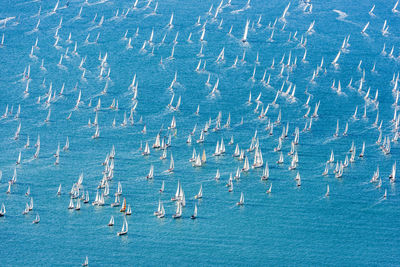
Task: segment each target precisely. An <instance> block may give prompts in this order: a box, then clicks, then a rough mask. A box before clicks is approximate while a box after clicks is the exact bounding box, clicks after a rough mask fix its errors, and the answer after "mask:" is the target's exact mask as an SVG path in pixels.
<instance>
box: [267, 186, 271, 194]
mask: <svg viewBox="0 0 400 267" xmlns="http://www.w3.org/2000/svg"><path fill="white" fill-rule="evenodd" d="M271 192H272V184H271V185H270V186H269V189H268V190H267V192H266V193H267V194H271Z"/></svg>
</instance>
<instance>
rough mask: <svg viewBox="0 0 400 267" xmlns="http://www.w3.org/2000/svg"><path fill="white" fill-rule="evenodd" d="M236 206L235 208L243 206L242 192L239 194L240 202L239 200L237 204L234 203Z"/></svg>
mask: <svg viewBox="0 0 400 267" xmlns="http://www.w3.org/2000/svg"><path fill="white" fill-rule="evenodd" d="M236 205H237V206H242V205H244V195H243V192H242V193H240V200H239V202H237V203H236Z"/></svg>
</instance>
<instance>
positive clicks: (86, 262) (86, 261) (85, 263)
mask: <svg viewBox="0 0 400 267" xmlns="http://www.w3.org/2000/svg"><path fill="white" fill-rule="evenodd" d="M81 10H82V7H81ZM82 266H84V267H85V266H89V258H88V256H86V258H85V262H84V263H83V264H82Z"/></svg>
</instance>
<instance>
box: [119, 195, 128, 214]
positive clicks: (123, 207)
mask: <svg viewBox="0 0 400 267" xmlns="http://www.w3.org/2000/svg"><path fill="white" fill-rule="evenodd" d="M119 211H120V212H125V211H126V199H125V198H124V202H122V207H121V209H120V210H119Z"/></svg>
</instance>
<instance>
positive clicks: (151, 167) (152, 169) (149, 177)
mask: <svg viewBox="0 0 400 267" xmlns="http://www.w3.org/2000/svg"><path fill="white" fill-rule="evenodd" d="M146 178H147V179H153V178H154V166H153V165H151V166H150V171H149V174H147V176H146Z"/></svg>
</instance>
